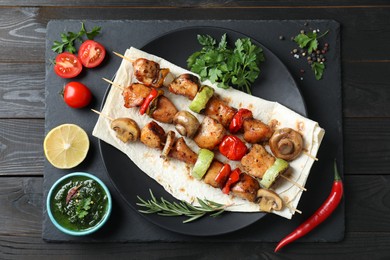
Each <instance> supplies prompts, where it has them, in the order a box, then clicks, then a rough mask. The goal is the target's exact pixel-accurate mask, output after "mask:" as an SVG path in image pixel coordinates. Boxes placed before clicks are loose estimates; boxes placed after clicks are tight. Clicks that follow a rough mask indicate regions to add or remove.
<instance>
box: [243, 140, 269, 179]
mask: <svg viewBox="0 0 390 260" xmlns="http://www.w3.org/2000/svg"><path fill="white" fill-rule="evenodd" d="M274 162H275V158H274V157H273V156H272V155H270V154H269V153H268V152H267V151H266V150H265V149H264V147H263V146H262V145H260V144H254V145H253V146H252V148H251V149H250V151H249V153H247V154H246V155H244V157H242V159H241V164H242V166H243V169H244V171H246V172H247V173H248V174H250V175H252V176H254V177H257V178H262V177H263V175H264V173H265V172H266V171H267V170H268V168H270V167H271V166H272V165H273V164H274Z"/></svg>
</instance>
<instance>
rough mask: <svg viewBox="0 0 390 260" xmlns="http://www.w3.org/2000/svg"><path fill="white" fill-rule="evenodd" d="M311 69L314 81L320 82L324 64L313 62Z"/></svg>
mask: <svg viewBox="0 0 390 260" xmlns="http://www.w3.org/2000/svg"><path fill="white" fill-rule="evenodd" d="M311 69H312V70H313V71H314V75H315V77H316V80H320V79H321V78H322V74H323V73H324V70H325V64H324V63H320V62H317V61H316V62H313V63H312V64H311Z"/></svg>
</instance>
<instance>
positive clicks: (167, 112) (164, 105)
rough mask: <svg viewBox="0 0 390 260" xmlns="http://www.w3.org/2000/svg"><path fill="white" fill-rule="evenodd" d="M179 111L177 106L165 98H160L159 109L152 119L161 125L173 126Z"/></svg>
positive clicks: (155, 111) (152, 115)
mask: <svg viewBox="0 0 390 260" xmlns="http://www.w3.org/2000/svg"><path fill="white" fill-rule="evenodd" d="M177 112H178V110H177V109H176V107H175V105H174V104H173V103H172V102H171V101H170V100H169V99H168V98H167V97H165V96H160V97H158V100H157V108H156V109H155V110H154V111H153V112H152V114H151V117H152V118H153V119H155V120H157V121H159V122H161V123H167V124H171V123H172V122H173V118H174V116H175V115H176V113H177Z"/></svg>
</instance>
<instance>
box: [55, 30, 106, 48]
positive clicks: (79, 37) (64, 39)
mask: <svg viewBox="0 0 390 260" xmlns="http://www.w3.org/2000/svg"><path fill="white" fill-rule="evenodd" d="M100 30H101V27H99V26H95V27H94V28H93V29H92V30H91V31H90V32H88V31H87V30H86V29H85V25H84V23H81V29H80V31H79V32H78V33H74V32H67V33H61V41H54V42H53V46H52V47H51V49H52V51H54V52H56V53H62V52H64V51H66V52H70V53H76V47H75V46H74V45H75V42H76V41H80V42H83V36H84V35H85V36H86V37H87V38H88V39H89V40H93V39H94V38H95V37H96V36H97V35H98V34H99V33H100Z"/></svg>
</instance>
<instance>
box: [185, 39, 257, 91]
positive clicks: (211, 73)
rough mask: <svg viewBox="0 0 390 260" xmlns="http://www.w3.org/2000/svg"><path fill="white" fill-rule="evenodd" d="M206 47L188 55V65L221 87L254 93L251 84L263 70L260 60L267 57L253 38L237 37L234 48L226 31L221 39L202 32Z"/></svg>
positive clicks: (202, 40)
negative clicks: (217, 39) (254, 42)
mask: <svg viewBox="0 0 390 260" xmlns="http://www.w3.org/2000/svg"><path fill="white" fill-rule="evenodd" d="M197 39H198V42H199V43H200V44H201V45H202V49H201V50H200V51H197V52H195V53H193V54H192V55H191V56H190V57H189V58H188V59H187V65H188V68H190V70H191V71H193V72H195V73H197V74H199V75H200V77H201V79H202V80H206V79H209V80H210V81H211V82H212V83H217V86H218V87H220V88H224V89H228V88H229V87H230V86H232V87H234V88H236V89H238V90H241V91H245V92H247V93H248V94H251V85H252V84H253V82H254V81H255V80H256V79H257V78H258V76H259V74H260V68H259V66H260V64H261V62H263V61H264V60H265V58H264V54H263V50H262V49H261V48H260V47H258V46H256V45H254V44H253V43H252V42H251V40H250V39H249V38H242V39H237V40H236V42H235V47H234V49H231V48H229V46H228V43H227V37H226V34H224V35H222V37H221V40H220V42H219V43H218V42H217V41H216V40H215V39H214V38H212V37H211V36H210V35H198V36H197Z"/></svg>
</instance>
